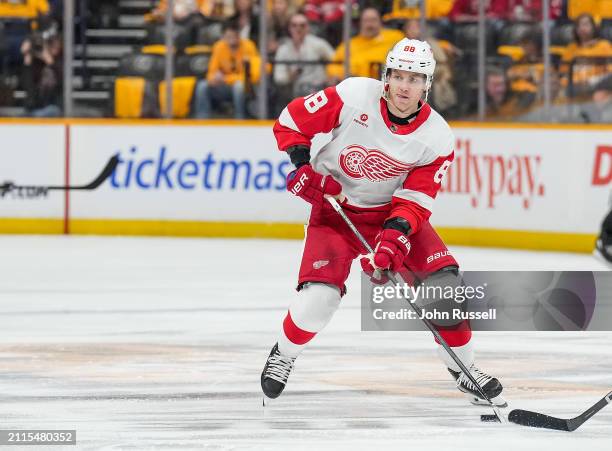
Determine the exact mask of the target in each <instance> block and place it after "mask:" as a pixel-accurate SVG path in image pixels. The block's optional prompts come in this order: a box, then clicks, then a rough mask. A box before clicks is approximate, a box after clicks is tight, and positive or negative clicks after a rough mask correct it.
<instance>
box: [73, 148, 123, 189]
mask: <svg viewBox="0 0 612 451" xmlns="http://www.w3.org/2000/svg"><path fill="white" fill-rule="evenodd" d="M118 164H119V155H113V157H112V158H111V159H110V160H109V161H108V163H107V164H106V167H105V168H104V169H103V170H102V172H101V173H100V175H99V176H98V177H97V178H96V179H95V180H94V181H93V182H91V183H90V184H89V185H87V186H84V187H83V188H81V189H96V188H97V187H98V186H100V185H101V184H102V183H104V181H105V180H106V179H107V178H109V177H110V175H111V174H112V173H113V171H114V170H115V169H116V168H117V165H118Z"/></svg>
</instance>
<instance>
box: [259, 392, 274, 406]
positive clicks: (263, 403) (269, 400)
mask: <svg viewBox="0 0 612 451" xmlns="http://www.w3.org/2000/svg"><path fill="white" fill-rule="evenodd" d="M262 398H263V399H262V401H261V406H262V407H270V406H271V405H272V404H273V402H274V399H273V398H268V397H267V396H266V395H263V396H262Z"/></svg>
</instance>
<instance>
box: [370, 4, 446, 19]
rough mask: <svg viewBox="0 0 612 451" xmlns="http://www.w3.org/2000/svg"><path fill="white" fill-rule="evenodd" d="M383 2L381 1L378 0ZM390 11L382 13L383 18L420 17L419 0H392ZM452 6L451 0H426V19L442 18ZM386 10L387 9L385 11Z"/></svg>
mask: <svg viewBox="0 0 612 451" xmlns="http://www.w3.org/2000/svg"><path fill="white" fill-rule="evenodd" d="M380 3H383V2H380ZM384 3H386V4H389V3H391V9H390V11H389V12H388V13H387V14H385V13H383V14H384V15H383V20H384V21H387V20H393V19H418V18H419V17H421V0H393V2H389V1H387V2H384ZM452 7H453V0H427V1H426V2H425V17H426V18H427V19H436V20H438V19H444V18H446V17H447V16H448V13H449V12H450V10H451V8H452ZM385 12H387V11H385Z"/></svg>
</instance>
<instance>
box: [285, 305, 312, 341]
mask: <svg viewBox="0 0 612 451" xmlns="http://www.w3.org/2000/svg"><path fill="white" fill-rule="evenodd" d="M283 331H284V332H285V336H286V337H287V338H288V339H289V341H290V342H291V343H294V344H296V345H303V344H306V343H308V342H309V341H310V340H312V338H313V337H314V336H315V335H316V333H315V332H308V331H307V330H304V329H300V328H299V327H298V326H296V325H295V323H294V322H293V319H292V318H291V313H290V312H287V316H285V320H284V321H283Z"/></svg>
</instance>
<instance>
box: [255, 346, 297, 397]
mask: <svg viewBox="0 0 612 451" xmlns="http://www.w3.org/2000/svg"><path fill="white" fill-rule="evenodd" d="M294 362H295V358H292V357H285V356H284V355H282V354H281V353H280V352H279V350H278V343H276V344H275V345H274V347H273V348H272V351H270V355H269V356H268V360H267V362H266V365H265V366H264V369H263V371H262V372H261V389H262V390H263V392H264V395H265V398H269V399H275V398H278V397H279V396H280V394H281V393H282V392H283V389H284V388H285V385H286V384H287V379H289V375H290V374H291V370H293V363H294ZM265 398H264V405H265V404H266V399H265Z"/></svg>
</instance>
